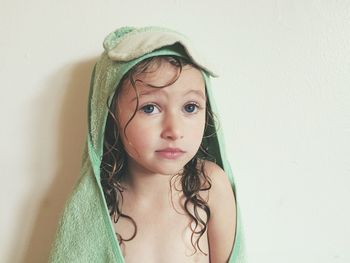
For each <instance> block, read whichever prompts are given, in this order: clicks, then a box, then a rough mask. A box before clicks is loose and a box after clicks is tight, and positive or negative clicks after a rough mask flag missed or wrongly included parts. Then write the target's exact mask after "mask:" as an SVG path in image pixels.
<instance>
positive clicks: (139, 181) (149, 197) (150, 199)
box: [123, 163, 181, 205]
mask: <svg viewBox="0 0 350 263" xmlns="http://www.w3.org/2000/svg"><path fill="white" fill-rule="evenodd" d="M178 179H179V178H178V176H177V175H165V174H157V173H153V172H151V171H149V170H146V169H144V168H143V167H140V166H138V165H137V164H135V163H129V165H128V173H127V175H126V177H125V180H124V182H123V183H124V185H125V187H126V193H127V195H128V198H130V199H132V200H133V201H134V202H137V203H138V204H144V205H149V204H154V203H155V202H156V203H158V204H159V203H161V202H163V204H164V205H167V204H169V202H168V200H169V198H170V197H171V195H174V194H176V195H178V192H179V190H181V184H180V181H179V180H178Z"/></svg>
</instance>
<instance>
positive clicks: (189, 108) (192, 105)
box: [184, 102, 199, 113]
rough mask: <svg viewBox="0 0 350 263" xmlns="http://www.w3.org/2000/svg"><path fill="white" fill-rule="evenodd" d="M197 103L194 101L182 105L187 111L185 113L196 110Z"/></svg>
mask: <svg viewBox="0 0 350 263" xmlns="http://www.w3.org/2000/svg"><path fill="white" fill-rule="evenodd" d="M198 107H199V106H198V105H197V104H196V103H193V102H192V103H188V104H186V105H185V107H184V110H185V111H186V112H187V113H195V112H197V111H198Z"/></svg>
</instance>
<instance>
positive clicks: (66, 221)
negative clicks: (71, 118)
mask: <svg viewBox="0 0 350 263" xmlns="http://www.w3.org/2000/svg"><path fill="white" fill-rule="evenodd" d="M104 48H105V52H104V53H103V54H102V56H101V58H100V60H99V61H98V62H97V64H96V66H95V68H94V71H93V74H92V80H91V88H90V95H89V127H88V128H89V132H88V137H87V147H86V150H85V154H84V157H83V164H82V170H81V171H82V174H81V179H80V181H79V183H78V184H77V186H76V188H75V190H74V193H73V195H72V197H71V198H70V200H69V202H68V203H67V205H66V208H65V211H64V214H63V217H62V219H61V222H60V226H59V230H58V233H57V237H56V241H55V243H54V246H53V249H52V253H51V258H50V260H51V262H127V263H132V262H212V263H216V262H218V263H221V262H228V261H229V262H244V259H243V254H244V253H243V246H242V245H243V243H242V239H241V227H240V219H239V209H238V207H237V205H236V196H235V188H234V183H233V179H232V174H231V171H230V168H229V164H228V163H227V161H226V158H225V153H224V149H223V143H222V140H223V139H222V135H221V134H220V131H218V130H217V129H216V125H217V124H216V122H215V120H214V114H213V110H214V104H213V99H212V95H211V92H210V82H209V76H215V74H214V73H213V72H212V71H210V70H209V68H208V67H207V64H206V63H205V62H204V60H202V59H201V58H200V57H199V56H198V54H197V53H196V52H195V51H194V50H193V48H192V46H191V45H190V43H189V40H188V39H187V38H185V37H184V36H183V35H181V34H179V33H177V32H174V31H171V30H169V29H165V28H158V27H146V28H130V27H124V28H120V29H118V30H116V31H115V32H112V33H111V34H109V35H108V36H107V37H106V38H105V40H104ZM224 170H225V172H224Z"/></svg>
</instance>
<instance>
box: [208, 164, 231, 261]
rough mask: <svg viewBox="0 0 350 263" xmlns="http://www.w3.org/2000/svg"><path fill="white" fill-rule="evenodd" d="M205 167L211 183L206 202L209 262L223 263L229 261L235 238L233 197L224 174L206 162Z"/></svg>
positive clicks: (216, 166)
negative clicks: (209, 212)
mask: <svg viewBox="0 0 350 263" xmlns="http://www.w3.org/2000/svg"><path fill="white" fill-rule="evenodd" d="M206 167H207V169H206V171H207V174H208V176H209V177H210V178H211V181H212V187H211V189H210V190H209V191H210V192H209V201H208V204H209V207H210V210H211V215H210V220H209V222H208V242H209V256H210V262H211V263H224V262H228V260H229V257H230V255H231V251H232V248H233V242H234V237H235V229H236V202H235V196H234V193H233V191H232V187H231V184H230V181H229V180H228V178H227V175H226V174H225V172H224V171H223V170H222V169H221V168H220V167H219V166H218V165H216V164H214V163H212V162H206Z"/></svg>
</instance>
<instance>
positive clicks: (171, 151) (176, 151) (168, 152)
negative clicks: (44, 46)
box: [156, 147, 185, 160]
mask: <svg viewBox="0 0 350 263" xmlns="http://www.w3.org/2000/svg"><path fill="white" fill-rule="evenodd" d="M156 153H157V154H158V155H159V156H161V157H163V158H165V159H172V160H173V159H177V158H179V157H180V156H181V155H183V154H184V153H185V151H183V150H181V149H180V148H170V147H169V148H164V149H161V150H157V151H156Z"/></svg>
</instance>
